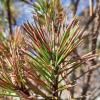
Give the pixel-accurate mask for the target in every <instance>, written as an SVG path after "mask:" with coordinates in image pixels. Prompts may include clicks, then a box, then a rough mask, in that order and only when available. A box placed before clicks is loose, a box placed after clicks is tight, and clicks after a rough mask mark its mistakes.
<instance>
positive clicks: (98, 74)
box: [0, 0, 100, 100]
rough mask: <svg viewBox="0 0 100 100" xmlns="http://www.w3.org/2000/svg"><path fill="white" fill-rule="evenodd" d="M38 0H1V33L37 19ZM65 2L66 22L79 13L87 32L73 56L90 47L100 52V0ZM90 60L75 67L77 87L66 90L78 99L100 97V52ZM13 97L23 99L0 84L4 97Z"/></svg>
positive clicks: (0, 99)
mask: <svg viewBox="0 0 100 100" xmlns="http://www.w3.org/2000/svg"><path fill="white" fill-rule="evenodd" d="M35 1H37V0H0V35H2V34H4V36H5V37H7V36H8V35H9V34H12V33H13V31H14V29H15V28H16V27H17V26H21V25H23V23H25V22H27V20H28V21H29V22H30V23H34V20H33V15H34V14H33V13H34V7H33V4H34V2H35ZM61 4H62V6H63V8H64V12H65V15H66V22H67V23H69V22H70V20H71V19H72V18H73V17H74V16H77V18H78V20H79V25H80V27H81V28H83V30H84V33H85V35H87V36H86V38H85V39H84V43H83V44H82V45H80V46H79V47H78V48H77V49H75V51H74V52H73V53H72V56H73V58H74V59H76V58H77V57H79V58H81V55H82V54H84V53H87V52H89V51H92V54H96V53H99V52H100V34H99V33H100V0H61ZM87 63H88V64H84V65H82V66H85V67H81V68H80V69H78V70H77V69H76V70H73V72H72V73H71V75H70V78H69V79H70V80H71V81H73V86H75V87H72V88H70V89H69V90H70V92H68V91H65V92H67V94H68V96H69V95H71V97H72V98H75V100H100V55H98V56H97V57H96V58H95V59H92V60H91V61H89V62H87ZM95 65H96V66H95ZM81 74H82V77H81V78H80V79H79V80H78V81H75V82H74V79H76V77H77V76H79V75H81ZM76 84H77V85H76ZM9 93H10V94H9ZM7 95H8V96H7ZM10 95H12V96H13V97H10ZM64 95H66V93H63V100H67V99H66V98H64V97H65V96H64ZM12 99H13V100H19V97H16V94H15V93H13V92H12V91H11V92H10V91H6V90H5V89H2V88H0V100H12ZM71 100H72V99H71ZM73 100H74V99H73Z"/></svg>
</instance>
